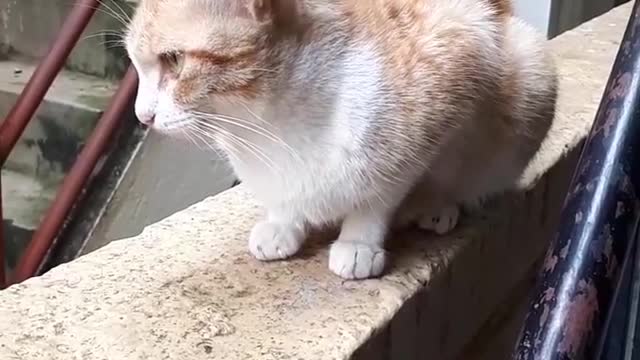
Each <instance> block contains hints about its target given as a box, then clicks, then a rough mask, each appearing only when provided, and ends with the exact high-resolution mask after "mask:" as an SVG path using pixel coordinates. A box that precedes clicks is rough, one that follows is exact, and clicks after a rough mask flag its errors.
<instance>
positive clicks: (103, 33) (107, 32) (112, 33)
mask: <svg viewBox="0 0 640 360" xmlns="http://www.w3.org/2000/svg"><path fill="white" fill-rule="evenodd" d="M100 36H116V37H118V38H119V39H120V40H123V41H124V39H123V36H124V35H123V34H122V33H121V32H120V31H116V30H105V31H100V32H97V33H94V34H89V35H87V36H84V37H82V39H80V41H85V40H88V39H92V38H95V37H100Z"/></svg>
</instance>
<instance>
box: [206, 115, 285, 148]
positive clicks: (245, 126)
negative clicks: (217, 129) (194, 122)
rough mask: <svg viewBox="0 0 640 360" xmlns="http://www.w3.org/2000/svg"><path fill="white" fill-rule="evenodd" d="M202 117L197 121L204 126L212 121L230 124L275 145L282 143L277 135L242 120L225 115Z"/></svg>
mask: <svg viewBox="0 0 640 360" xmlns="http://www.w3.org/2000/svg"><path fill="white" fill-rule="evenodd" d="M202 115H205V116H206V117H202V116H201V117H199V119H201V120H204V123H205V124H208V123H209V122H207V121H206V120H213V121H220V122H224V123H226V124H230V125H234V126H237V127H239V128H242V129H244V130H247V131H249V132H252V133H254V134H257V135H261V136H263V137H265V138H267V139H269V140H271V141H274V142H276V143H280V144H282V143H284V141H283V140H282V139H281V138H279V137H278V136H277V135H275V134H274V133H272V132H270V131H269V130H267V129H265V128H263V127H261V126H259V125H257V124H255V123H253V122H251V121H247V120H244V119H238V118H234V117H230V116H225V115H218V114H205V113H202Z"/></svg>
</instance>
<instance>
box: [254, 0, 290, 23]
mask: <svg viewBox="0 0 640 360" xmlns="http://www.w3.org/2000/svg"><path fill="white" fill-rule="evenodd" d="M298 2H299V0H248V6H247V8H248V10H249V13H250V14H251V17H253V19H254V20H256V21H258V22H273V23H283V22H295V21H296V16H297V15H299V13H298V11H299V8H298V5H299V4H298Z"/></svg>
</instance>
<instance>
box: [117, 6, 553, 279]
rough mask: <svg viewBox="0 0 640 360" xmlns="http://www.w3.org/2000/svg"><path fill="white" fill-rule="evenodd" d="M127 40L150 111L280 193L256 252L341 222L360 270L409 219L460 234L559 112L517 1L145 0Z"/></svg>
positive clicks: (344, 265)
mask: <svg viewBox="0 0 640 360" xmlns="http://www.w3.org/2000/svg"><path fill="white" fill-rule="evenodd" d="M125 40H126V46H127V49H128V51H129V54H130V57H131V60H132V62H133V65H134V66H135V68H136V69H137V71H138V74H139V77H140V85H139V92H138V97H137V100H136V113H137V116H138V117H139V119H140V121H142V122H143V123H145V124H148V125H149V126H150V127H152V128H153V129H155V130H157V131H159V132H162V133H166V134H169V135H175V136H183V137H185V138H190V139H192V140H194V141H200V142H204V143H207V144H208V145H211V146H215V148H216V149H219V150H221V151H222V152H224V153H225V154H226V155H227V156H228V158H229V160H230V162H231V163H232V165H233V167H234V169H235V171H236V173H237V175H238V176H239V177H240V178H241V179H242V181H243V182H244V183H245V184H246V186H248V187H249V188H250V189H251V190H252V191H253V192H254V194H255V196H256V197H257V198H258V199H259V200H260V201H262V203H263V204H264V205H265V207H266V209H267V216H266V218H265V219H264V220H263V221H261V222H259V223H258V224H256V225H255V227H254V229H253V231H252V232H251V234H250V237H249V250H250V251H251V253H252V254H253V255H254V256H255V257H256V258H258V259H260V260H265V261H268V260H279V259H285V258H288V257H290V256H292V255H294V254H296V253H297V252H298V251H299V250H300V248H301V246H302V245H303V243H304V241H305V238H306V236H307V233H308V230H309V227H311V226H320V225H327V224H337V225H340V228H341V231H340V235H339V237H338V239H337V240H336V241H335V242H334V243H333V245H332V246H331V249H330V253H329V268H330V269H331V270H332V271H333V272H335V273H336V274H338V275H340V276H342V277H344V278H348V279H356V278H357V279H361V278H368V277H373V276H378V275H380V274H381V273H382V272H383V270H384V267H385V264H386V263H387V255H386V252H385V250H384V240H385V237H386V236H387V233H388V231H389V229H390V227H391V226H392V224H395V223H401V224H408V223H415V224H417V225H419V226H421V227H422V228H425V229H430V230H435V231H436V232H438V233H445V232H447V231H449V230H451V229H452V228H453V227H454V226H455V225H456V223H457V219H458V214H459V210H458V207H459V206H464V205H467V204H473V203H475V202H477V201H478V200H479V199H482V198H485V197H487V196H490V195H492V194H496V193H500V192H504V191H507V190H510V189H513V188H514V187H515V186H516V183H517V180H518V178H519V176H520V175H521V173H522V172H523V170H524V168H525V166H526V165H527V163H528V162H529V161H530V159H531V158H532V156H533V155H534V153H535V152H536V151H537V149H538V148H539V146H540V143H541V141H542V139H543V138H544V136H545V135H546V133H547V131H548V129H549V127H550V124H551V121H552V118H553V116H554V111H555V102H556V87H557V80H556V74H555V70H554V66H553V63H552V61H551V59H550V57H549V56H548V54H547V53H546V50H545V49H544V46H545V42H544V39H543V38H541V37H540V36H538V34H536V33H535V32H534V31H533V30H532V29H531V28H530V27H529V26H527V25H525V24H524V23H522V22H521V21H520V20H518V19H516V18H514V17H513V16H512V15H511V6H510V2H509V1H507V0H142V1H141V2H140V6H139V8H138V10H137V13H136V15H135V17H134V18H133V21H132V23H131V25H130V28H129V30H128V32H127V35H126V39H125ZM401 205H402V206H401ZM399 209H400V210H399Z"/></svg>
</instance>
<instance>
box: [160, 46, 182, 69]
mask: <svg viewBox="0 0 640 360" xmlns="http://www.w3.org/2000/svg"><path fill="white" fill-rule="evenodd" d="M160 62H161V63H162V66H163V67H164V68H166V69H168V70H170V71H171V72H172V73H174V74H179V73H180V71H182V67H183V66H184V53H182V52H180V51H171V52H166V53H163V54H160Z"/></svg>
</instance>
